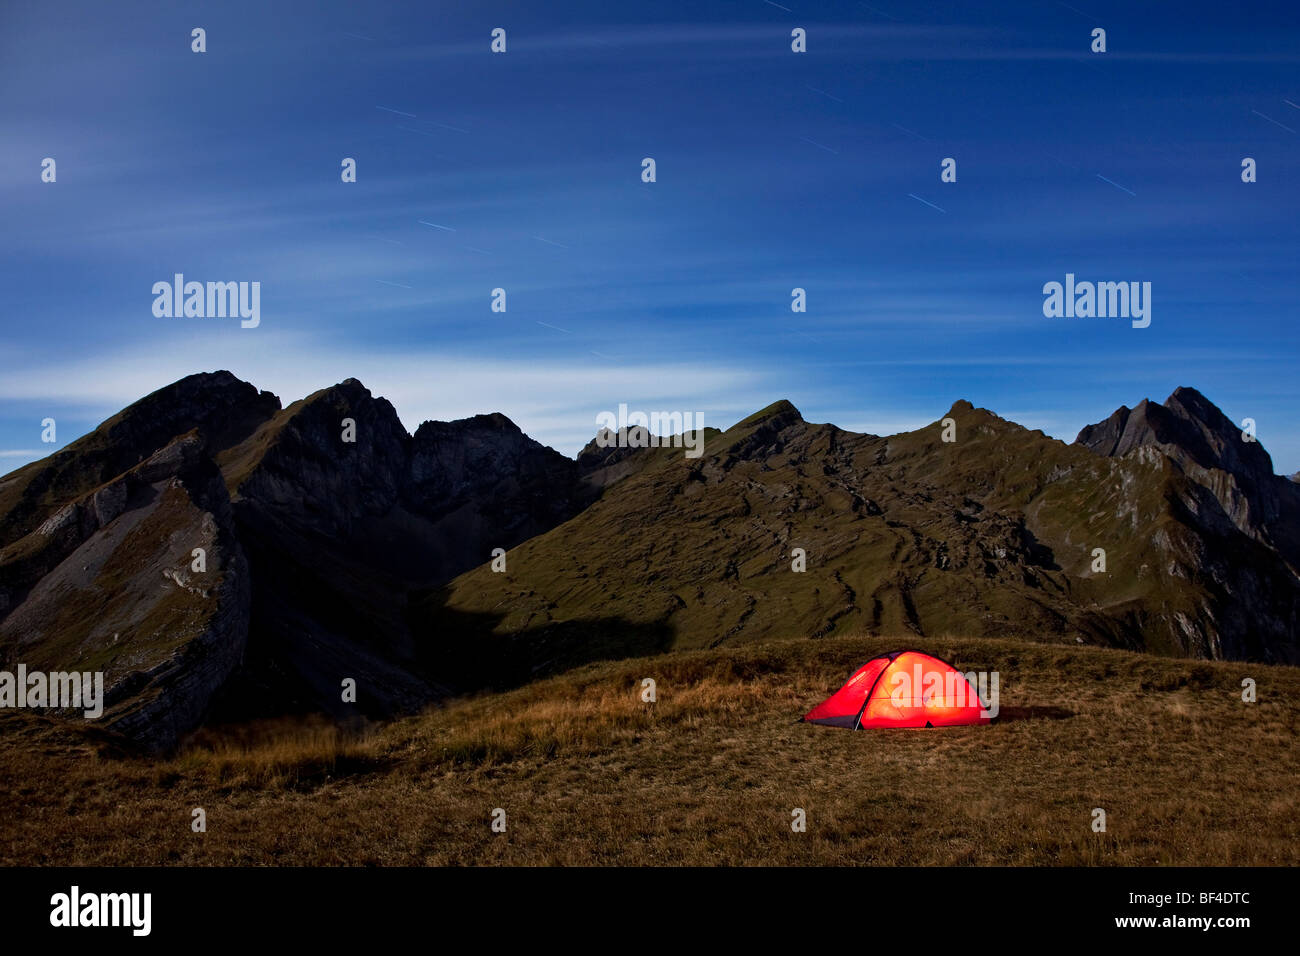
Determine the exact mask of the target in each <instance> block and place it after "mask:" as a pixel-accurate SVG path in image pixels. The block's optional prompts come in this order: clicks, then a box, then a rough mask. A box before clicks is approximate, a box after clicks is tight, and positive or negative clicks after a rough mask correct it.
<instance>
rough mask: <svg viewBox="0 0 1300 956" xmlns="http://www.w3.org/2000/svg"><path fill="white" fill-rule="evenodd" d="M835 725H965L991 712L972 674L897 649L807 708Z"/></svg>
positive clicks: (816, 720)
mask: <svg viewBox="0 0 1300 956" xmlns="http://www.w3.org/2000/svg"><path fill="white" fill-rule="evenodd" d="M803 719H804V720H806V721H808V722H809V723H813V724H826V725H827V726H830V727H847V728H849V729H851V730H857V729H858V728H859V727H869V728H870V727H959V726H968V725H973V724H985V723H988V721H989V714H988V712H987V711H986V710H985V708H984V706H983V704H982V703H981V701H980V698H979V694H978V693H976V691H975V688H974V687H972V686H971V683H970V681H969V680H967V679H966V676H965V675H964V674H962V672H961V671H959V670H957V668H955V667H953V666H952V665H951V664H949V663H948V662H947V661H942V660H940V659H939V658H937V657H933V656H931V655H929V654H923V653H921V652H920V651H892V652H890V653H888V654H881V655H880V656H879V657H873V658H872V659H871V660H869V661H867V662H866V663H865V664H863V665H862V666H861V667H859V668H858V669H857V670H856V671H854V672H853V676H852V677H850V678H849V680H848V683H846V684H845V685H844V686H843V687H841V688H840V689H839V690H837V691H836V692H835V693H834V694H832V695H831V696H830V697H827V698H826V699H825V700H824V701H822V702H821V703H820V704H818V705H817V706H816V707H814V708H813V709H812V710H810V711H808V713H806V714H804V716H803Z"/></svg>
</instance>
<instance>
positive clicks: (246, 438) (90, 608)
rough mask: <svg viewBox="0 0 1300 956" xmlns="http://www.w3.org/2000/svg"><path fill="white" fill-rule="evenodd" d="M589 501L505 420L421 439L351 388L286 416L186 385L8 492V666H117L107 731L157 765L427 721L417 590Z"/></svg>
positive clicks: (33, 471) (215, 388)
mask: <svg viewBox="0 0 1300 956" xmlns="http://www.w3.org/2000/svg"><path fill="white" fill-rule="evenodd" d="M590 496H591V494H590V492H587V491H586V490H585V486H584V485H582V484H581V482H580V478H579V475H578V470H577V467H576V465H575V464H574V463H573V462H572V461H570V460H568V459H566V458H564V457H563V456H562V455H560V454H558V453H557V452H554V451H552V450H551V449H548V448H545V447H543V446H541V445H539V444H537V443H536V442H534V441H532V440H531V439H529V438H527V437H526V436H524V435H523V434H522V433H521V432H520V431H519V429H518V428H516V427H515V426H514V425H513V424H512V423H511V422H510V421H509V420H508V419H506V418H504V416H500V415H490V416H479V417H477V418H474V419H469V420H466V421H464V422H449V423H442V422H427V423H425V424H424V425H423V426H422V427H421V428H420V429H419V431H418V432H417V434H416V436H415V437H412V436H410V435H408V434H407V432H406V430H405V429H404V428H403V427H402V425H401V423H400V422H399V420H398V418H397V414H396V412H395V411H394V409H393V407H392V406H391V405H390V404H389V403H388V402H387V401H385V400H384V399H382V398H374V397H373V396H371V394H370V392H369V391H368V390H367V389H366V388H365V387H364V386H363V385H362V384H361V383H360V382H358V381H356V380H355V379H349V380H347V381H345V382H342V383H340V384H338V385H335V386H333V387H331V388H326V389H323V390H322V391H320V392H317V393H315V394H313V395H311V396H309V397H308V398H306V399H303V400H302V401H299V402H296V403H294V404H293V405H290V406H289V407H288V408H285V409H281V407H280V402H279V400H278V399H277V398H275V396H273V395H270V394H269V393H266V392H260V393H259V392H258V391H257V389H255V388H254V387H253V386H251V385H248V384H247V383H244V382H240V381H239V380H238V379H236V378H235V377H234V376H233V375H231V374H230V373H228V372H217V373H212V374H204V375H195V376H190V377H189V378H186V379H182V380H181V381H179V382H177V383H175V384H173V385H171V386H168V387H167V388H165V389H162V390H160V391H159V392H156V393H154V394H152V395H150V396H148V397H147V398H145V399H142V400H141V401H140V402H137V403H136V404H135V405H132V406H131V407H130V408H128V409H126V410H125V411H123V412H122V413H121V414H119V415H117V416H114V418H112V419H110V420H109V421H107V422H105V423H104V424H103V425H101V426H100V427H99V428H98V429H96V431H95V432H92V433H91V434H90V435H87V436H86V437H85V438H82V439H80V440H79V441H77V442H74V443H73V444H71V445H69V446H68V447H67V448H65V449H63V450H62V451H60V452H58V453H56V454H55V455H52V456H50V458H47V459H45V460H43V461H40V462H35V463H33V464H32V465H29V466H27V467H26V468H23V469H20V470H19V471H17V472H15V473H13V474H12V475H9V476H7V477H5V478H4V479H0V503H3V505H4V509H5V510H4V511H3V513H2V517H0V529H2V531H3V536H2V537H0V546H3V550H0V662H9V663H12V664H15V665H16V664H17V663H19V662H21V663H25V664H27V665H28V667H29V668H30V669H38V668H40V667H44V668H45V669H47V670H68V669H73V668H77V669H82V670H86V669H90V670H103V671H104V672H105V678H106V688H107V690H106V697H107V698H108V709H107V710H106V712H105V716H104V718H103V720H104V721H106V722H107V724H108V725H109V726H110V727H112V728H113V729H115V730H119V731H121V732H123V733H125V734H127V735H128V736H130V737H132V738H133V739H135V740H136V741H138V742H139V743H141V744H143V745H145V746H147V747H150V748H153V749H166V748H168V747H171V746H173V745H174V744H175V743H176V742H177V741H178V740H179V739H180V738H181V737H182V736H183V735H184V734H186V733H187V732H189V731H190V730H192V729H194V728H195V727H196V726H197V725H198V724H199V723H200V722H201V721H203V720H205V719H206V720H222V719H235V718H243V717H249V716H261V715H270V714H282V713H286V712H291V711H296V710H324V711H326V712H330V713H334V714H336V715H338V716H344V715H346V714H355V713H356V712H358V711H359V712H361V713H367V714H380V715H382V714H391V713H393V712H395V711H400V710H403V709H408V708H413V707H418V706H421V705H423V704H426V703H428V702H429V701H430V700H434V699H437V698H438V697H439V696H440V695H442V694H445V693H447V691H448V688H447V686H446V685H445V684H443V683H442V682H441V681H440V680H438V679H437V675H433V674H430V673H429V672H428V671H427V669H425V668H424V667H423V666H422V665H421V660H420V657H421V655H420V654H419V652H418V648H417V647H416V644H415V640H414V638H413V636H412V634H411V632H410V628H409V625H408V622H407V605H408V593H409V592H410V591H411V590H412V589H413V588H415V587H417V586H418V587H429V586H435V585H438V584H441V583H443V582H445V581H446V580H447V579H449V578H450V577H452V576H453V575H454V574H456V573H458V572H460V571H463V570H465V569H467V568H469V567H472V566H473V565H474V564H477V563H480V562H482V561H485V560H487V559H488V558H489V555H490V552H491V549H492V548H493V547H501V548H510V547H513V546H514V545H516V544H518V543H519V542H520V541H522V540H523V539H524V538H526V537H528V536H530V535H533V534H536V533H538V532H540V531H544V530H547V529H549V528H550V527H552V526H554V525H555V524H557V523H559V522H560V521H563V520H565V519H567V518H568V517H570V516H571V515H572V514H574V513H575V512H576V510H578V509H579V508H581V506H582V504H583V503H585V502H586V501H588V500H590ZM195 548H201V549H203V550H204V552H205V555H206V570H204V571H203V572H196V571H194V570H193V569H192V561H193V559H192V553H193V550H194V549H195ZM345 678H351V679H352V680H355V681H356V685H357V699H356V704H355V705H352V704H345V703H344V702H343V700H342V696H343V695H342V693H341V684H342V681H343V680H344V679H345Z"/></svg>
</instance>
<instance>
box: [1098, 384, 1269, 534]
mask: <svg viewBox="0 0 1300 956" xmlns="http://www.w3.org/2000/svg"><path fill="white" fill-rule="evenodd" d="M1075 444H1077V445H1082V446H1083V447H1085V448H1088V449H1090V450H1092V451H1094V452H1096V453H1097V454H1099V455H1104V456H1106V457H1112V458H1120V457H1124V456H1125V455H1128V454H1129V453H1130V452H1132V451H1134V450H1135V449H1139V448H1154V449H1156V450H1158V451H1160V452H1161V453H1163V454H1164V455H1166V456H1167V457H1168V458H1170V459H1172V460H1173V461H1174V462H1176V463H1177V464H1178V465H1179V467H1180V468H1181V469H1182V470H1183V472H1184V473H1185V474H1186V475H1187V476H1188V477H1189V478H1191V479H1192V480H1193V481H1195V482H1197V483H1198V484H1200V485H1202V486H1203V487H1205V488H1207V489H1209V490H1210V491H1211V492H1212V493H1213V495H1214V497H1215V498H1216V499H1217V500H1218V501H1219V504H1220V505H1221V506H1222V508H1223V510H1224V512H1225V513H1226V515H1227V516H1228V518H1229V519H1230V520H1231V521H1232V522H1233V524H1235V525H1236V526H1237V527H1238V528H1240V529H1241V530H1242V531H1244V532H1246V533H1247V534H1249V535H1251V536H1252V537H1256V538H1259V537H1264V536H1266V534H1265V528H1266V526H1267V525H1268V524H1269V523H1270V522H1273V521H1275V520H1276V519H1277V517H1278V515H1279V514H1280V503H1279V494H1280V493H1281V492H1280V491H1279V482H1280V479H1278V478H1277V476H1275V475H1274V474H1273V461H1272V459H1271V458H1270V457H1269V454H1268V452H1267V451H1265V450H1264V446H1263V445H1262V444H1260V443H1259V442H1258V441H1247V440H1246V439H1245V438H1244V436H1243V434H1242V429H1241V428H1240V427H1239V426H1237V425H1236V424H1234V423H1233V422H1232V421H1231V420H1230V419H1229V418H1228V416H1226V415H1225V414H1223V412H1222V411H1220V410H1219V408H1218V406H1216V405H1215V404H1214V403H1213V402H1211V401H1210V400H1209V399H1208V398H1206V397H1205V396H1204V395H1202V394H1201V393H1200V392H1198V391H1197V390H1196V389H1194V388H1186V387H1183V388H1177V389H1175V390H1174V392H1173V394H1171V395H1170V396H1169V398H1168V399H1166V400H1165V403H1164V404H1163V405H1156V404H1154V403H1152V402H1150V401H1148V400H1146V399H1143V400H1142V401H1141V402H1139V403H1138V405H1137V407H1135V408H1133V409H1131V410H1130V409H1129V408H1128V407H1127V406H1121V407H1120V408H1119V409H1117V410H1116V411H1115V412H1114V413H1113V414H1112V415H1111V416H1110V417H1109V418H1107V419H1106V420H1105V421H1103V422H1098V423H1097V424H1095V425H1088V426H1086V427H1085V428H1083V429H1082V430H1081V431H1080V432H1079V436H1078V437H1077V438H1076V439H1075Z"/></svg>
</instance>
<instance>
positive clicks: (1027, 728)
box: [0, 636, 1300, 866]
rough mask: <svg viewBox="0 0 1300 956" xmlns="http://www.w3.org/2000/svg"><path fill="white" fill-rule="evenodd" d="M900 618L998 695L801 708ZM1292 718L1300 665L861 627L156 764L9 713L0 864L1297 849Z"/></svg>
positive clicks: (985, 859)
mask: <svg viewBox="0 0 1300 956" xmlns="http://www.w3.org/2000/svg"><path fill="white" fill-rule="evenodd" d="M900 645H909V646H919V647H921V648H923V649H925V650H928V651H930V652H932V653H935V654H938V655H940V656H943V657H946V658H947V659H949V660H951V661H953V663H955V664H957V665H958V666H959V667H960V668H962V669H978V670H997V671H998V672H999V673H1000V675H1001V707H1002V716H1001V718H1000V720H999V721H998V722H997V723H996V724H994V725H992V726H989V727H980V728H952V729H945V730H919V731H860V732H857V733H854V732H850V731H844V730H837V729H833V728H826V727H818V726H812V725H806V724H801V723H797V722H796V718H797V717H798V716H799V715H800V714H801V713H803V712H804V711H805V710H807V709H808V708H809V707H811V706H812V705H813V704H814V703H816V702H818V701H820V700H821V699H822V698H824V697H826V696H827V695H829V694H830V693H831V692H832V691H834V690H835V689H837V688H838V687H839V686H840V684H841V683H842V682H843V680H844V679H845V678H846V677H847V675H848V674H849V673H850V672H851V671H852V670H853V669H854V668H855V667H856V666H857V665H858V664H860V663H861V662H862V661H864V660H866V659H867V658H869V657H871V656H873V655H874V654H876V653H879V652H881V651H884V650H888V649H891V648H893V647H897V646H900ZM1246 676H1250V677H1253V678H1254V679H1255V680H1256V681H1257V682H1258V688H1259V702H1258V703H1256V704H1251V705H1248V704H1244V703H1242V701H1241V698H1240V694H1241V689H1240V683H1241V680H1242V678H1243V677H1246ZM645 677H651V678H654V680H655V681H656V682H657V686H658V702H657V703H656V704H653V705H648V704H643V703H642V702H641V701H640V699H639V687H640V682H641V680H642V679H643V678H645ZM1297 730H1300V669H1296V668H1289V667H1266V666H1262V665H1255V664H1239V663H1207V662H1194V661H1187V660H1175V659H1168V658H1158V657H1152V656H1146V655H1139V654H1133V653H1129V652H1126V651H1118V650H1109V649H1101V648H1092V647H1066V646H1053V645H1047V644H1025V643H1022V642H1017V641H1006V640H933V639H927V640H920V641H918V640H915V639H902V640H900V639H897V638H879V637H870V638H868V637H857V636H855V637H845V638H836V639H828V640H819V641H806V640H805V641H800V642H791V643H777V644H765V645H753V646H741V647H723V648H718V649H714V650H693V651H676V652H672V653H668V654H663V655H659V656H655V657H649V658H643V659H638V660H629V661H621V662H617V663H602V664H592V665H588V666H585V667H582V668H579V669H577V670H574V671H571V672H568V673H566V674H563V675H560V676H556V677H553V678H550V679H547V680H544V681H540V682H536V683H533V684H529V685H526V686H523V687H520V688H518V689H515V690H512V691H508V692H505V693H500V694H488V695H482V696H479V697H475V698H469V699H462V700H456V701H453V702H451V703H450V704H448V705H447V706H445V707H442V708H439V709H437V710H433V711H431V712H429V713H426V714H424V715H421V716H418V717H412V718H409V719H405V720H401V721H397V722H394V723H391V724H387V725H383V726H371V727H369V728H367V729H364V730H358V731H356V732H355V733H352V734H347V733H344V732H342V731H339V730H338V729H336V728H334V727H333V726H327V725H323V724H319V725H318V724H308V723H298V724H290V723H279V724H267V725H259V726H255V727H245V728H242V729H239V730H237V731H236V730H230V731H226V732H224V733H223V732H217V731H205V732H204V734H203V736H201V737H200V738H197V739H195V740H194V741H192V742H191V744H190V745H189V746H188V747H187V748H186V749H184V750H183V751H182V752H180V753H179V754H178V755H177V756H176V757H174V758H173V759H170V760H168V761H165V762H161V763H159V762H155V761H149V760H146V759H143V758H139V757H135V756H131V755H129V754H126V753H124V752H122V751H121V750H120V749H119V748H118V747H117V745H116V744H115V743H114V742H113V741H111V740H109V739H108V738H106V737H105V736H104V735H102V734H96V733H95V732H93V731H90V730H78V729H77V725H67V724H59V723H56V722H54V721H51V720H47V719H44V718H40V717H32V716H30V715H27V714H25V713H23V712H10V713H8V714H6V715H5V716H3V717H0V821H3V822H0V864H4V865H13V864H56V863H57V864H76V865H81V864H124V863H131V864H169V863H176V864H196V865H229V864H268V863H280V864H324V865H335V864H341V865H363V864H365V865H373V864H381V865H382V864H386V865H391V864H414V865H426V864H475V865H478V864H628V865H647V864H649V865H660V864H701V865H713V864H849V865H857V864H863V865H909V864H958V865H964V864H1025V865H1028V864H1052V865H1054V864H1104V865H1111V864H1114V865H1149V864H1205V865H1220V864H1242V865H1253V864H1263V865H1291V866H1294V865H1296V864H1297V863H1300V814H1298V813H1297V810H1298V809H1300V795H1298V794H1297V790H1296V788H1295V777H1296V769H1297V766H1300V759H1298V758H1300V753H1298V752H1297V743H1296V741H1297ZM194 807H203V808H204V809H205V810H206V811H207V816H208V831H207V832H206V833H204V834H196V833H193V832H191V829H190V819H191V816H190V813H191V810H192V808H194ZM496 807H501V808H503V809H505V810H506V814H507V818H506V819H507V827H508V829H507V832H506V833H504V834H493V833H492V832H491V830H490V828H489V821H490V814H491V812H492V810H493V809H494V808H496ZM796 807H799V808H802V809H804V810H805V811H806V812H807V821H808V827H807V832H806V833H794V832H792V831H791V829H790V820H791V810H792V809H793V808H796ZM1094 807H1102V808H1104V809H1105V810H1106V812H1107V815H1108V828H1107V832H1105V833H1104V834H1098V833H1094V832H1093V831H1092V829H1091V826H1090V824H1091V820H1092V810H1093V808H1094Z"/></svg>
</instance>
